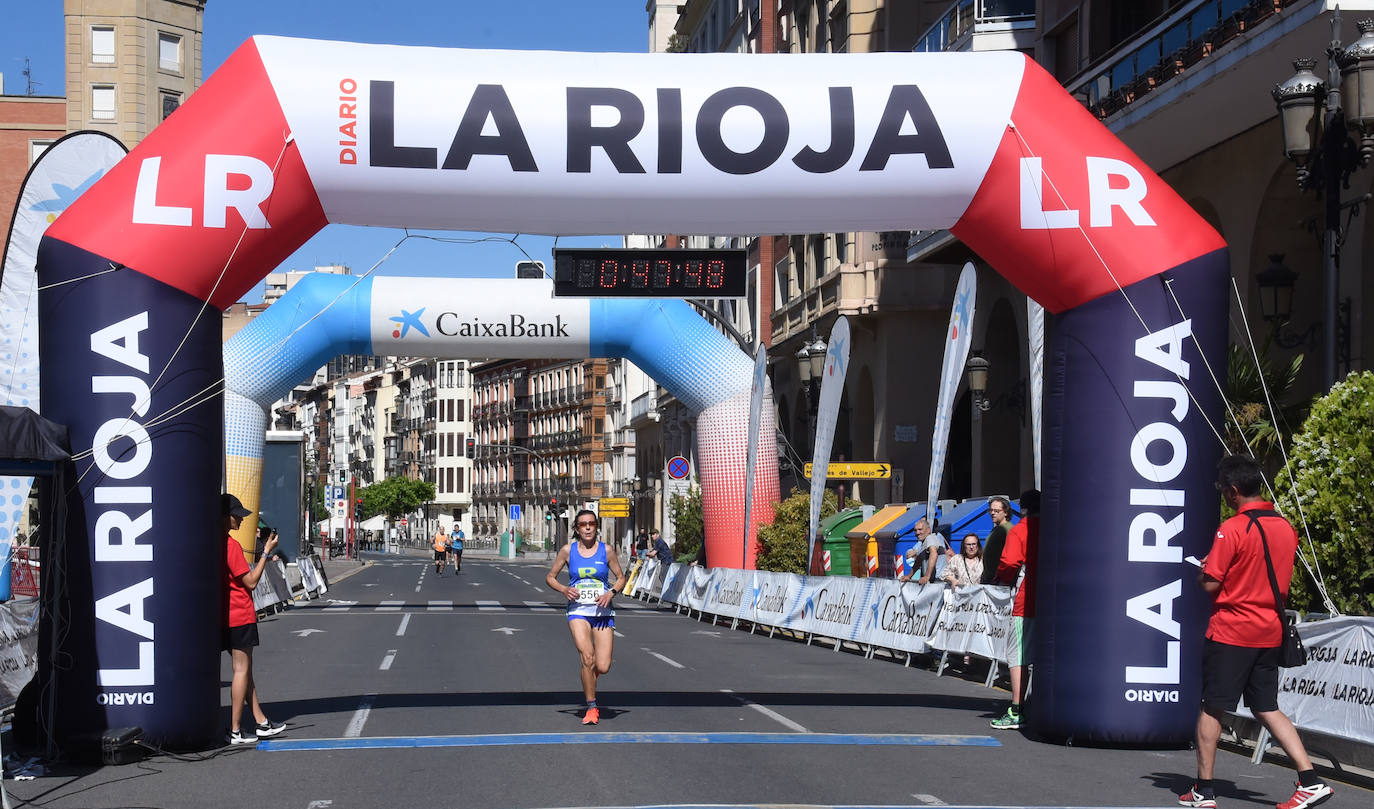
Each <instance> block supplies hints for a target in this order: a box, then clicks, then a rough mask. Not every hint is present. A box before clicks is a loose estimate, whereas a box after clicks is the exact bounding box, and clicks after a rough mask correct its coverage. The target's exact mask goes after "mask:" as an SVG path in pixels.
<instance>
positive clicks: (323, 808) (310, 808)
mask: <svg viewBox="0 0 1374 809" xmlns="http://www.w3.org/2000/svg"><path fill="white" fill-rule="evenodd" d="M333 805H334V802H333V801H311V802H310V803H307V804H306V805H305V809H327V807H330V806H333Z"/></svg>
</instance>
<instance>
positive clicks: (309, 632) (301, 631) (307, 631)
mask: <svg viewBox="0 0 1374 809" xmlns="http://www.w3.org/2000/svg"><path fill="white" fill-rule="evenodd" d="M316 632H324V630H323V629H297V630H296V631H295V632H292V633H291V634H292V635H295V636H296V637H298V638H304V637H306V636H307V635H313V634H315V633H316Z"/></svg>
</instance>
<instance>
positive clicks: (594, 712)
mask: <svg viewBox="0 0 1374 809" xmlns="http://www.w3.org/2000/svg"><path fill="white" fill-rule="evenodd" d="M600 721H601V711H600V710H598V709H596V708H588V709H587V713H586V714H584V715H583V716H582V724H584V725H595V724H596V723H597V722H600Z"/></svg>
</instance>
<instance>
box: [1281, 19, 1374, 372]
mask: <svg viewBox="0 0 1374 809" xmlns="http://www.w3.org/2000/svg"><path fill="white" fill-rule="evenodd" d="M1359 28H1360V38H1359V39H1358V40H1357V41H1356V42H1355V44H1353V45H1351V46H1350V47H1349V48H1348V49H1345V50H1342V48H1341V42H1340V30H1341V13H1340V9H1339V8H1337V9H1336V10H1335V11H1334V12H1333V13H1332V15H1331V46H1330V47H1329V48H1328V49H1327V51H1326V59H1327V80H1325V81H1323V80H1322V79H1321V78H1319V77H1318V76H1317V75H1316V74H1315V73H1313V72H1312V69H1313V68H1314V67H1316V65H1317V62H1316V60H1314V59H1295V60H1294V61H1293V67H1294V68H1295V69H1296V70H1297V73H1295V74H1294V75H1293V76H1291V77H1289V79H1288V80H1287V81H1285V82H1284V83H1282V84H1278V85H1275V86H1274V89H1273V90H1272V91H1271V93H1270V95H1272V96H1273V98H1274V103H1275V104H1276V105H1277V106H1278V111H1279V120H1280V123H1281V124H1282V129H1283V153H1284V156H1285V157H1287V158H1288V159H1289V160H1292V161H1293V162H1294V163H1295V164H1296V165H1297V167H1298V184H1299V187H1300V188H1302V189H1303V190H1305V191H1306V190H1311V191H1316V192H1317V193H1318V194H1319V195H1321V196H1322V200H1323V209H1324V211H1323V214H1324V216H1323V221H1324V231H1325V232H1324V236H1323V240H1322V241H1323V244H1322V254H1323V255H1322V258H1323V265H1324V266H1323V270H1324V272H1323V276H1324V281H1325V284H1326V295H1325V306H1324V309H1325V317H1324V318H1323V325H1324V329H1323V331H1324V333H1323V341H1322V342H1323V349H1324V351H1323V357H1322V381H1323V384H1324V387H1325V388H1327V389H1329V388H1330V387H1331V386H1332V385H1334V384H1335V383H1336V369H1337V365H1338V363H1339V364H1341V365H1342V366H1343V367H1345V368H1346V369H1348V368H1349V365H1350V348H1349V342H1348V338H1349V327H1348V325H1346V324H1344V323H1343V322H1342V310H1343V307H1342V305H1341V302H1340V251H1341V245H1342V244H1344V242H1345V235H1346V228H1343V227H1342V226H1341V221H1340V217H1341V210H1342V209H1343V208H1347V207H1348V208H1350V209H1351V212H1350V217H1351V218H1353V217H1354V216H1355V215H1356V214H1357V213H1358V211H1359V205H1361V204H1363V203H1364V202H1365V201H1367V200H1368V199H1369V195H1367V194H1366V195H1364V196H1363V197H1361V198H1359V199H1356V200H1353V201H1352V202H1349V203H1344V204H1342V202H1341V197H1340V194H1341V189H1342V188H1348V187H1349V184H1350V176H1351V175H1352V174H1354V173H1355V172H1356V171H1357V170H1358V169H1359V168H1360V167H1361V166H1364V165H1366V164H1367V163H1368V162H1369V160H1370V157H1371V156H1374V20H1360V22H1359ZM1343 95H1344V96H1345V98H1344V101H1345V103H1346V106H1344V107H1342V96H1343ZM1318 109H1321V110H1322V114H1321V115H1318V114H1317V113H1318ZM1347 128H1348V129H1347ZM1351 132H1354V133H1355V134H1357V135H1359V136H1360V144H1359V146H1358V147H1357V146H1356V144H1355V141H1354V140H1353V139H1352V138H1351V136H1350V133H1351ZM1346 225H1347V226H1348V225H1349V221H1348V220H1347V222H1346ZM1271 288H1272V289H1274V290H1275V291H1276V292H1277V290H1278V288H1279V287H1278V286H1274V287H1271ZM1261 296H1263V293H1261ZM1261 299H1262V297H1261Z"/></svg>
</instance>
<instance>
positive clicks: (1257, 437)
mask: <svg viewBox="0 0 1374 809" xmlns="http://www.w3.org/2000/svg"><path fill="white" fill-rule="evenodd" d="M1273 342H1274V341H1273V338H1272V337H1270V338H1268V339H1266V340H1265V341H1264V343H1263V345H1261V346H1260V347H1259V350H1258V352H1256V353H1257V355H1258V362H1256V361H1255V358H1253V357H1251V356H1250V354H1249V353H1248V352H1247V351H1246V350H1245V348H1244V347H1242V346H1240V345H1237V344H1235V343H1232V344H1231V345H1230V347H1229V348H1228V349H1227V351H1226V389H1227V391H1228V393H1229V395H1228V396H1227V397H1226V400H1227V402H1228V404H1229V405H1230V408H1231V412H1232V413H1234V414H1235V419H1234V420H1233V419H1232V418H1231V417H1230V416H1229V415H1228V416H1227V418H1226V447H1227V449H1228V450H1229V451H1231V452H1233V453H1236V454H1238V455H1248V454H1250V452H1249V450H1247V449H1246V447H1247V445H1248V446H1249V447H1250V448H1251V449H1253V450H1254V454H1255V457H1256V458H1257V459H1258V460H1259V462H1260V464H1261V465H1262V466H1264V468H1265V471H1266V472H1273V471H1274V470H1276V469H1278V468H1279V466H1281V465H1282V463H1283V458H1282V454H1283V453H1282V452H1281V450H1287V449H1288V447H1289V446H1291V445H1292V442H1293V433H1294V432H1295V430H1294V428H1293V427H1292V426H1291V425H1296V424H1301V423H1302V420H1303V418H1304V417H1305V416H1306V415H1307V402H1306V401H1305V400H1304V401H1300V402H1294V401H1292V399H1293V386H1294V385H1295V384H1296V383H1297V381H1298V375H1299V374H1300V373H1301V372H1302V361H1303V355H1302V354H1298V355H1296V356H1294V357H1293V358H1292V359H1291V360H1289V361H1288V363H1287V364H1286V365H1280V364H1278V363H1277V362H1276V361H1275V359H1274V357H1273V351H1272V349H1273ZM1266 387H1268V389H1269V397H1270V398H1272V399H1273V401H1274V404H1275V406H1276V407H1277V408H1278V418H1277V419H1276V418H1274V414H1273V413H1271V412H1270V410H1269V403H1268V399H1267V398H1266V397H1265V395H1264V393H1265V388H1266ZM1236 422H1240V424H1239V426H1237V424H1236Z"/></svg>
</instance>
